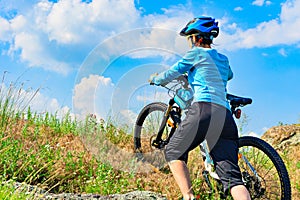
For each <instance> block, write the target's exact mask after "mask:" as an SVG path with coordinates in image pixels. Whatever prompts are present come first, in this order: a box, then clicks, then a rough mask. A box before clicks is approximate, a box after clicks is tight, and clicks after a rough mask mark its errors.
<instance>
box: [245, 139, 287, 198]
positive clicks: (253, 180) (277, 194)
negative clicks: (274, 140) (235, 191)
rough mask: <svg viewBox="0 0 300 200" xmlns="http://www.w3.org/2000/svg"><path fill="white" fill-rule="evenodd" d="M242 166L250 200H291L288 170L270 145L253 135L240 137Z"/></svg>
mask: <svg viewBox="0 0 300 200" xmlns="http://www.w3.org/2000/svg"><path fill="white" fill-rule="evenodd" d="M239 167H240V169H241V172H242V176H243V181H244V182H245V185H246V187H247V188H248V190H249V192H250V195H251V199H282V200H290V199H291V185H290V179H289V175H288V172H287V170H286V167H285V165H284V163H283V161H282V159H281V157H280V156H279V154H278V153H277V152H276V151H275V149H274V148H273V147H272V146H271V145H269V144H268V143H267V142H265V141H263V140H261V139H259V138H256V137H251V136H245V137H241V138H239Z"/></svg>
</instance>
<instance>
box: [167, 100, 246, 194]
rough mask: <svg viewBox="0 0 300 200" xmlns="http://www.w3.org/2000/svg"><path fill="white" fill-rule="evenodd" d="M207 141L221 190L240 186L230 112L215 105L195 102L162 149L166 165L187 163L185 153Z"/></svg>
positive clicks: (236, 150) (233, 123)
mask: <svg viewBox="0 0 300 200" xmlns="http://www.w3.org/2000/svg"><path fill="white" fill-rule="evenodd" d="M204 139H206V140H207V143H208V146H209V149H210V155H211V157H212V159H213V160H214V164H215V168H216V173H217V174H218V175H219V177H220V179H221V181H222V183H223V187H224V190H225V191H227V190H228V189H229V188H231V187H232V186H235V185H242V184H243V181H242V177H241V172H240V169H239V167H238V164H237V162H238V143H237V139H238V131H237V127H236V124H235V121H234V119H233V117H232V114H231V112H230V111H229V110H228V109H226V108H224V107H223V106H219V105H217V104H213V103H208V102H195V103H193V104H192V105H191V106H190V107H189V109H188V113H187V115H186V117H185V119H184V120H183V121H182V122H181V123H180V124H179V126H178V128H177V129H176V131H175V133H174V135H173V136H172V138H171V140H170V142H169V144H168V145H167V147H166V149H165V156H166V160H167V162H170V161H173V160H183V161H185V162H187V159H188V153H189V151H191V150H193V149H194V148H196V147H197V146H199V145H200V143H202V142H203V141H204Z"/></svg>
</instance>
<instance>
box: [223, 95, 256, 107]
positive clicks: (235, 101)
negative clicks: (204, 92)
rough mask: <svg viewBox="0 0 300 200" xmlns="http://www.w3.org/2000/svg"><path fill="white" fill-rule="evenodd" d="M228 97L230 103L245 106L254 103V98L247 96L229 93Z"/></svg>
mask: <svg viewBox="0 0 300 200" xmlns="http://www.w3.org/2000/svg"><path fill="white" fill-rule="evenodd" d="M226 98H227V99H228V100H229V102H230V105H234V106H245V105H247V104H251V103H252V99H250V98H245V97H238V96H235V95H232V94H227V96H226Z"/></svg>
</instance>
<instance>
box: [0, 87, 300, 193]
mask: <svg viewBox="0 0 300 200" xmlns="http://www.w3.org/2000/svg"><path fill="white" fill-rule="evenodd" d="M19 91H20V89H16V88H14V87H12V88H9V89H8V90H6V92H4V91H2V92H1V91H0V181H1V182H5V181H8V180H10V181H17V182H25V183H28V184H31V185H37V186H39V187H40V188H43V189H45V190H47V191H50V192H52V193H61V192H69V193H97V194H102V195H106V194H114V193H126V192H129V191H134V190H149V191H153V192H157V193H161V194H165V195H167V198H168V199H180V198H181V194H180V192H179V189H178V187H177V185H176V184H175V182H174V180H173V177H172V175H171V173H170V171H169V170H168V167H167V166H166V167H164V168H162V169H160V170H158V169H156V168H154V167H153V166H149V165H147V164H144V163H140V162H138V161H137V160H136V159H135V157H134V156H133V154H132V152H133V141H132V135H131V134H130V133H128V132H127V129H126V127H116V126H114V125H112V123H109V122H104V121H101V122H98V123H95V121H94V118H93V117H87V118H86V120H85V121H84V122H78V121H76V120H72V119H71V117H70V116H69V115H68V114H67V115H65V116H64V117H63V118H58V117H57V116H56V115H51V114H49V113H44V114H42V115H41V114H36V113H33V112H32V111H31V110H30V108H27V107H22V105H23V103H24V102H23V99H22V97H21V96H20V95H18V94H19ZM297 153H299V152H297ZM285 155H286V154H284V153H283V158H285V159H286V160H285V161H286V163H288V165H287V166H288V167H289V173H290V176H292V177H293V176H294V173H295V172H297V173H299V168H300V166H299V161H297V162H296V164H294V162H292V161H291V160H290V159H291V157H289V156H285ZM290 163H291V164H290ZM189 168H190V171H191V176H192V179H193V180H194V181H193V188H194V190H195V192H196V193H197V194H201V195H202V199H216V198H217V197H216V195H214V194H209V193H208V190H207V186H206V184H205V183H204V180H203V178H202V175H201V170H202V168H203V166H202V159H201V158H200V155H199V152H198V150H195V151H193V152H191V155H190V160H189ZM297 175H299V174H297ZM292 183H293V190H296V191H297V192H298V193H294V194H299V190H300V188H299V181H298V180H297V179H296V180H295V181H293V182H292ZM8 198H11V199H14V198H15V199H26V195H25V194H22V193H16V192H15V191H14V190H13V188H12V187H10V186H9V185H1V186H0V199H8ZM295 199H297V198H295Z"/></svg>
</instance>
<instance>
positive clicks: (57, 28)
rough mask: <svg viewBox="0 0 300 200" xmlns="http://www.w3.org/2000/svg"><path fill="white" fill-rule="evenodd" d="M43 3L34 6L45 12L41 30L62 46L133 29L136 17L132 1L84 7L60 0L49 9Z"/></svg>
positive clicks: (75, 1) (74, 0) (105, 0)
mask: <svg viewBox="0 0 300 200" xmlns="http://www.w3.org/2000/svg"><path fill="white" fill-rule="evenodd" d="M44 4H45V3H44V2H41V3H39V4H38V5H37V7H43V8H46V9H45V10H46V11H47V12H48V14H47V15H46V16H44V17H46V19H44V20H43V22H46V23H45V24H43V28H44V30H45V32H47V33H48V34H49V39H50V40H55V41H57V42H58V43H63V44H71V43H77V44H78V43H84V42H92V41H93V40H94V42H95V40H96V41H101V39H103V37H108V36H109V34H114V33H116V32H122V31H124V30H128V29H129V28H132V27H134V26H135V25H134V24H135V23H137V22H138V18H139V11H138V10H136V8H135V6H134V1H117V0H112V1H110V0H101V1H92V2H90V3H88V4H87V3H84V2H82V1H78V0H61V1H58V2H57V3H55V4H52V6H45V5H44ZM94 42H93V43H94Z"/></svg>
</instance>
